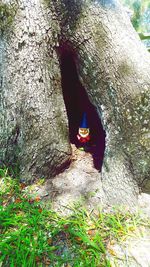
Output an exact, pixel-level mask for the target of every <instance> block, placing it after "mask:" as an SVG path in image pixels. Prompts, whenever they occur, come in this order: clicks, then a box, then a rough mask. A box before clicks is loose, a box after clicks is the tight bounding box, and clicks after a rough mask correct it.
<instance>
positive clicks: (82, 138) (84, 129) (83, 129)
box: [77, 112, 90, 147]
mask: <svg viewBox="0 0 150 267" xmlns="http://www.w3.org/2000/svg"><path fill="white" fill-rule="evenodd" d="M77 139H78V141H79V142H80V144H82V146H83V147H84V146H85V145H87V144H88V142H89V141H90V129H89V128H88V122H87V115H86V113H85V112H84V113H83V117H82V121H81V124H80V127H79V130H78V134H77Z"/></svg>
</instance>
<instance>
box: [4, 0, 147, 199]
mask: <svg viewBox="0 0 150 267" xmlns="http://www.w3.org/2000/svg"><path fill="white" fill-rule="evenodd" d="M6 2H7V8H8V10H7V12H6V13H7V16H4V17H3V18H1V22H0V23H1V24H0V25H1V36H0V67H1V69H0V93H1V95H0V111H1V113H0V160H1V162H2V163H5V164H9V165H10V164H12V165H13V164H16V163H17V164H19V168H20V173H21V177H24V178H25V179H26V180H29V181H32V180H33V179H34V178H36V177H37V178H38V177H41V176H44V177H48V178H49V177H54V175H55V174H57V173H58V172H59V171H60V170H61V169H62V168H64V167H65V166H66V165H67V164H68V163H69V161H70V160H71V147H70V144H69V133H68V121H67V114H66V109H65V104H64V100H63V95H62V88H61V72H60V53H61V51H62V49H63V47H67V49H70V51H72V53H74V54H75V55H76V57H75V61H76V67H77V70H78V75H79V78H80V81H81V83H82V84H83V86H84V88H85V89H86V92H87V94H88V97H89V99H90V101H91V103H93V105H94V106H95V107H96V109H97V112H98V114H99V117H100V118H101V121H102V124H103V127H104V129H105V131H106V150H105V157H104V163H103V168H102V183H103V189H104V192H105V194H106V196H107V199H108V200H109V202H111V203H116V202H120V201H122V200H123V201H124V202H126V199H129V200H130V201H131V202H132V200H133V199H135V196H136V194H137V193H138V188H139V186H141V184H142V183H143V181H147V180H148V178H149V166H150V160H149V155H148V151H149V138H150V133H149V128H148V120H149V85H150V71H149V70H150V60H149V54H148V52H147V51H146V49H145V48H144V47H143V45H142V43H141V42H140V40H139V38H138V35H137V33H136V32H135V31H134V29H133V28H132V25H131V23H130V20H129V18H128V16H127V14H126V13H125V12H124V10H123V8H122V7H121V6H120V5H119V4H116V3H115V2H111V1H109V0H107V1H92V0H91V1H90V0H87V1H85V0H84V1H83V0H79V1H75V0H72V1H71V0H70V1H67V0H62V1H61V0H58V1H56V0H54V1H52V0H51V1H48V0H30V1H29V0H19V1H16V2H15V1H4V0H3V1H2V4H0V8H2V6H4V4H5V3H6ZM12 9H13V12H12ZM8 14H12V16H11V15H9V16H8ZM8 18H9V20H8Z"/></svg>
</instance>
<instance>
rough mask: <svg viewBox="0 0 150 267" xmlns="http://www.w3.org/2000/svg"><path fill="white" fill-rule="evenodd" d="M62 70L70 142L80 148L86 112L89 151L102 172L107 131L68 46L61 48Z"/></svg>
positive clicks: (96, 166)
mask: <svg viewBox="0 0 150 267" xmlns="http://www.w3.org/2000/svg"><path fill="white" fill-rule="evenodd" d="M58 51H59V58H60V68H61V77H62V91H63V97H64V102H65V106H66V110H67V116H68V124H69V137H70V142H71V143H72V144H75V145H76V147H79V145H80V144H79V141H78V140H77V133H78V129H79V126H80V122H81V120H82V115H83V113H84V112H86V114H87V120H88V126H89V128H90V136H91V140H90V142H89V147H88V149H87V151H88V152H90V153H91V154H92V156H93V164H94V167H95V168H96V169H98V170H101V168H102V163H103V157H104V150H105V131H104V129H103V126H102V123H101V120H100V118H99V116H98V113H97V111H96V108H95V107H94V105H93V104H92V103H91V102H90V100H89V98H88V95H87V93H86V90H85V88H84V86H83V85H82V83H81V81H80V79H79V76H78V72H77V67H76V62H77V56H76V53H75V51H73V50H72V49H71V48H70V47H68V45H65V44H64V45H62V46H60V48H59V50H58Z"/></svg>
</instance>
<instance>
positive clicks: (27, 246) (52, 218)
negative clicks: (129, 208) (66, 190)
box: [0, 169, 141, 267]
mask: <svg viewBox="0 0 150 267" xmlns="http://www.w3.org/2000/svg"><path fill="white" fill-rule="evenodd" d="M0 187H1V192H0V203H1V204H0V234H1V235H0V236H1V237H0V266H1V267H7V266H10V267H36V266H38V267H43V266H45V267H47V266H49V267H53V266H56V267H63V266H66V267H70V266H73V267H79V266H83V267H85V266H86V267H103V266H104V267H110V266H111V265H110V262H109V259H108V256H107V255H108V254H107V246H108V244H109V243H110V242H118V241H121V240H122V239H123V238H125V237H127V236H128V235H130V234H131V233H132V232H133V231H134V230H135V229H136V227H137V225H139V224H140V222H141V221H140V220H141V219H140V218H139V216H138V215H136V214H130V213H128V212H120V211H119V210H118V211H112V212H110V213H106V212H105V213H104V212H101V211H97V213H96V214H94V213H93V212H88V211H87V210H86V209H85V208H84V207H81V206H80V204H79V203H78V204H76V205H74V206H73V207H71V209H72V214H71V215H68V216H66V217H65V216H64V217H62V216H61V215H59V214H57V213H56V212H55V211H53V210H52V209H50V208H46V206H45V204H44V203H43V202H42V201H41V200H40V198H38V197H36V198H32V197H31V196H28V195H27V191H26V190H25V187H26V185H25V184H20V183H19V182H18V180H16V179H12V178H11V177H9V175H8V172H7V170H6V169H5V170H1V169H0ZM110 253H111V252H110ZM112 254H113V252H112Z"/></svg>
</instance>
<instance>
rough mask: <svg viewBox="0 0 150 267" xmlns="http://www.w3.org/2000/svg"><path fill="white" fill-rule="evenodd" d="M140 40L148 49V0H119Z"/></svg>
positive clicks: (149, 43)
mask: <svg viewBox="0 0 150 267" xmlns="http://www.w3.org/2000/svg"><path fill="white" fill-rule="evenodd" d="M121 2H122V3H123V5H124V6H125V8H126V10H127V12H128V14H129V16H130V18H131V22H132V24H133V27H134V28H135V30H136V31H137V32H138V34H139V36H140V38H141V40H142V41H143V42H144V44H145V45H146V47H147V48H148V50H149V51H150V0H121Z"/></svg>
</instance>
